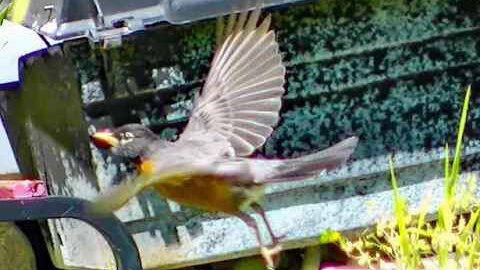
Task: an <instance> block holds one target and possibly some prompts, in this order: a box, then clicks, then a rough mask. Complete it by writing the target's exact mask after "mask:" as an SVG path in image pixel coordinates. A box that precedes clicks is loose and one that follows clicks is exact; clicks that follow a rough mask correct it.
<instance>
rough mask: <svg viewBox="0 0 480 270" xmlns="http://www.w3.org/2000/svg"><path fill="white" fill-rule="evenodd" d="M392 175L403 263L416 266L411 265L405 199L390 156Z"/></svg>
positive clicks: (405, 265) (407, 265) (406, 265)
mask: <svg viewBox="0 0 480 270" xmlns="http://www.w3.org/2000/svg"><path fill="white" fill-rule="evenodd" d="M389 162H390V177H391V181H392V187H393V197H394V199H393V200H394V212H395V217H396V219H397V225H398V233H399V238H400V254H401V257H402V263H403V264H404V265H403V267H415V266H414V265H410V263H411V262H410V258H411V256H410V245H409V238H408V234H407V225H406V222H405V214H406V205H405V199H404V198H402V197H401V196H400V194H399V192H398V186H397V178H396V177H395V171H394V166H393V160H392V157H390V160H389Z"/></svg>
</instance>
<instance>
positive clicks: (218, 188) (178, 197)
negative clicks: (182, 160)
mask: <svg viewBox="0 0 480 270" xmlns="http://www.w3.org/2000/svg"><path fill="white" fill-rule="evenodd" d="M155 189H156V190H157V191H158V192H159V193H160V194H162V195H163V196H165V197H167V198H169V199H171V200H173V201H176V202H178V203H180V204H183V205H187V206H193V207H196V208H199V209H202V210H206V211H221V212H227V213H228V212H237V211H239V206H240V204H241V202H242V201H243V200H241V199H240V198H238V196H234V194H233V193H232V191H231V186H230V184H229V180H228V179H227V178H223V177H219V176H216V175H196V176H192V177H190V178H188V179H181V180H180V179H172V180H171V181H167V182H162V183H159V184H156V185H155Z"/></svg>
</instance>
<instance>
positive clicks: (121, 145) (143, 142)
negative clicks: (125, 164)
mask: <svg viewBox="0 0 480 270" xmlns="http://www.w3.org/2000/svg"><path fill="white" fill-rule="evenodd" d="M90 138H91V140H92V142H93V143H94V144H95V145H96V146H97V147H99V148H104V149H108V150H110V151H111V152H112V153H113V154H115V155H118V156H121V157H126V158H131V159H134V158H138V157H142V155H143V153H144V152H145V151H147V149H148V147H149V146H151V144H152V143H153V142H154V141H156V140H157V139H158V136H157V135H156V134H155V133H153V131H151V130H150V129H149V128H147V127H146V126H144V125H141V124H126V125H123V126H120V127H118V128H116V129H114V130H107V129H106V130H101V131H98V132H95V133H94V134H92V135H91V136H90Z"/></svg>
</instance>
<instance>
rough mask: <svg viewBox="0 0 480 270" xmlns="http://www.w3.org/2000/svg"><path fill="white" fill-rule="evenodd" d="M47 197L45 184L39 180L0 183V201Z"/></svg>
mask: <svg viewBox="0 0 480 270" xmlns="http://www.w3.org/2000/svg"><path fill="white" fill-rule="evenodd" d="M44 196H47V189H46V187H45V183H44V182H43V181H40V180H21V181H18V180H15V181H3V180H2V181H0V200H7V199H24V198H32V197H44Z"/></svg>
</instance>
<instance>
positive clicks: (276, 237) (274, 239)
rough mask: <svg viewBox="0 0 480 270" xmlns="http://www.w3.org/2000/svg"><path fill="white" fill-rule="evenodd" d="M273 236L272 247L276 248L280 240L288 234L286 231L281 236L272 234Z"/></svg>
mask: <svg viewBox="0 0 480 270" xmlns="http://www.w3.org/2000/svg"><path fill="white" fill-rule="evenodd" d="M271 237H272V247H273V248H275V247H276V246H279V245H280V241H282V240H283V239H285V238H287V234H286V233H285V234H282V235H280V236H274V235H272V236H271Z"/></svg>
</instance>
